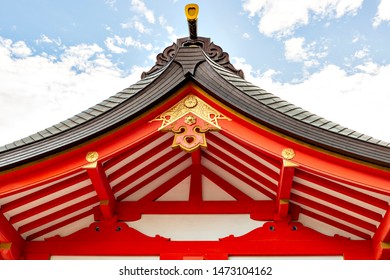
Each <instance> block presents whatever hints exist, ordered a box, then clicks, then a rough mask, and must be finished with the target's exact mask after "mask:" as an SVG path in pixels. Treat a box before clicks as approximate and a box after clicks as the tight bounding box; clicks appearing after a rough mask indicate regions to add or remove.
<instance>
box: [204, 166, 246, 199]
mask: <svg viewBox="0 0 390 280" xmlns="http://www.w3.org/2000/svg"><path fill="white" fill-rule="evenodd" d="M202 173H203V175H204V176H206V177H207V178H208V179H209V180H210V181H211V182H213V183H214V184H216V185H217V186H218V187H220V188H221V189H222V190H224V191H225V192H227V193H228V194H229V195H231V196H232V197H234V198H235V199H236V200H238V201H242V202H245V201H251V200H253V199H252V198H251V197H250V196H248V195H247V194H245V193H243V192H242V191H240V190H239V189H237V188H236V187H235V186H233V185H232V184H230V183H229V182H228V181H226V180H225V179H222V178H221V177H219V176H218V175H217V174H215V173H213V172H211V171H210V170H208V169H207V168H205V167H202Z"/></svg>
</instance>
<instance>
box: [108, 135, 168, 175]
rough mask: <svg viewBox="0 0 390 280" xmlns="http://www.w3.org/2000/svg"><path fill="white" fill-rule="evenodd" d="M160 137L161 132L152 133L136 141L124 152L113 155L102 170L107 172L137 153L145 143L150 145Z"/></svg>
mask: <svg viewBox="0 0 390 280" xmlns="http://www.w3.org/2000/svg"><path fill="white" fill-rule="evenodd" d="M160 137H161V132H159V131H157V130H156V131H155V132H154V133H151V134H149V135H147V136H146V137H145V138H143V139H142V141H137V142H135V143H132V145H131V147H127V148H126V149H125V150H124V151H123V150H121V151H120V153H119V155H115V156H114V157H112V158H111V159H109V160H107V161H106V162H105V163H104V164H103V167H104V170H107V169H109V168H111V167H113V166H114V165H117V164H118V163H120V162H121V161H122V160H125V159H126V158H128V157H130V156H131V155H132V154H134V153H135V152H137V151H138V150H139V149H141V148H142V147H144V146H145V143H152V142H154V141H155V140H157V139H158V138H160Z"/></svg>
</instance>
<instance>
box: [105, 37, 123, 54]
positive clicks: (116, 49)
mask: <svg viewBox="0 0 390 280" xmlns="http://www.w3.org/2000/svg"><path fill="white" fill-rule="evenodd" d="M104 44H105V45H106V47H107V49H109V50H110V51H111V52H113V53H125V52H127V50H126V49H124V48H121V47H120V45H122V44H123V40H122V39H121V38H119V37H118V36H115V37H114V38H111V37H108V38H106V40H104ZM116 44H118V45H119V46H117V45H116Z"/></svg>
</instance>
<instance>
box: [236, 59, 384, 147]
mask: <svg viewBox="0 0 390 280" xmlns="http://www.w3.org/2000/svg"><path fill="white" fill-rule="evenodd" d="M233 61H234V60H233ZM236 61H237V60H236ZM238 62H239V63H234V65H235V67H236V68H238V69H243V70H244V73H245V78H246V79H247V80H249V81H250V82H252V83H254V84H257V85H258V86H260V87H261V88H263V89H265V90H267V91H269V92H272V93H274V94H275V95H277V96H279V97H281V98H282V99H285V100H288V101H289V102H291V103H293V104H295V105H297V106H300V107H302V108H304V109H306V110H308V111H310V112H312V113H315V114H317V115H319V116H322V117H324V118H326V119H328V120H331V121H333V122H336V123H340V124H341V125H343V126H346V127H348V128H351V129H354V130H356V131H359V132H361V133H365V134H368V135H370V136H373V137H375V138H378V139H382V140H384V141H388V142H390V130H388V129H383V127H386V126H387V124H386V123H387V121H388V120H389V119H390V110H389V109H388V106H389V104H390V91H389V89H388V77H390V65H378V64H375V63H372V62H368V63H365V64H363V65H360V66H358V67H357V68H356V69H357V70H359V71H357V72H356V73H353V74H348V73H347V72H346V71H345V70H343V69H341V68H340V67H338V66H336V65H328V66H325V67H323V68H322V69H321V70H319V71H318V72H316V73H313V74H311V75H310V76H308V77H307V79H305V80H304V81H302V82H300V83H295V84H292V83H279V82H276V81H275V79H274V76H275V75H277V74H278V73H277V72H275V71H274V70H272V69H270V70H268V71H266V72H265V73H262V74H260V73H259V72H258V71H253V68H252V66H250V65H248V64H245V61H244V62H243V61H242V60H241V61H239V60H238ZM248 70H249V71H248Z"/></svg>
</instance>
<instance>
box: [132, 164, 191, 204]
mask: <svg viewBox="0 0 390 280" xmlns="http://www.w3.org/2000/svg"><path fill="white" fill-rule="evenodd" d="M190 174H191V167H187V168H186V169H184V170H183V171H181V172H179V173H178V174H176V175H175V176H174V177H172V178H169V179H168V180H167V181H166V182H164V183H162V184H161V186H159V187H158V188H156V189H155V190H153V191H151V192H150V193H148V194H147V195H145V196H144V197H142V198H141V199H140V200H138V201H140V202H143V201H155V200H156V199H158V198H159V197H160V196H162V195H164V194H165V193H166V192H168V191H169V190H171V189H172V188H173V187H175V186H176V185H177V184H179V183H180V182H181V181H183V180H184V179H185V178H187V177H188V176H190Z"/></svg>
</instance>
